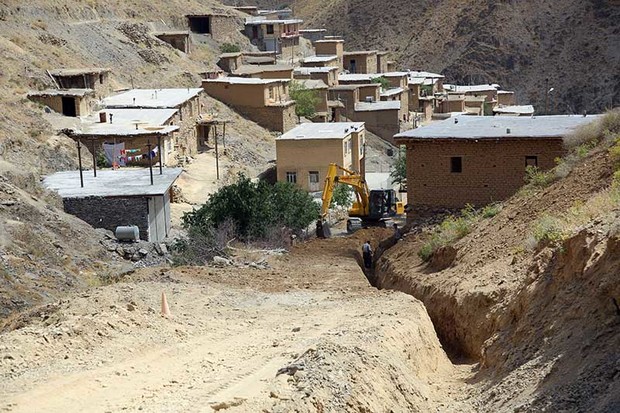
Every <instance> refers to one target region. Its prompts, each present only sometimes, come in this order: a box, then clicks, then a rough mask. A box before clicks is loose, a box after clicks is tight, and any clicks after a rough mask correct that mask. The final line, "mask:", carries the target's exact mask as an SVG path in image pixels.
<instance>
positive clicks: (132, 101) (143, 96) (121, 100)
mask: <svg viewBox="0 0 620 413" xmlns="http://www.w3.org/2000/svg"><path fill="white" fill-rule="evenodd" d="M202 92H203V89H202V88H186V89H131V90H128V91H126V92H123V93H120V94H118V95H114V96H110V97H107V98H105V99H103V101H102V103H103V106H105V107H106V108H176V107H179V106H181V105H182V104H184V103H185V102H187V101H188V100H190V99H193V98H195V97H196V96H198V95H199V94H200V93H202Z"/></svg>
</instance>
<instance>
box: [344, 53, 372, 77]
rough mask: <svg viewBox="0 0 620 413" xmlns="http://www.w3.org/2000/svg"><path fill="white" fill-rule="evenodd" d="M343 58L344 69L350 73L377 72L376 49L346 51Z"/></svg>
mask: <svg viewBox="0 0 620 413" xmlns="http://www.w3.org/2000/svg"><path fill="white" fill-rule="evenodd" d="M342 59H343V67H344V70H348V71H349V73H377V67H378V66H377V51H376V50H359V51H355V52H344V53H343V56H342Z"/></svg>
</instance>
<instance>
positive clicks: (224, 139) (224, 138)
mask: <svg viewBox="0 0 620 413" xmlns="http://www.w3.org/2000/svg"><path fill="white" fill-rule="evenodd" d="M223 129H224V130H223V131H222V143H223V144H224V155H226V122H224V126H223Z"/></svg>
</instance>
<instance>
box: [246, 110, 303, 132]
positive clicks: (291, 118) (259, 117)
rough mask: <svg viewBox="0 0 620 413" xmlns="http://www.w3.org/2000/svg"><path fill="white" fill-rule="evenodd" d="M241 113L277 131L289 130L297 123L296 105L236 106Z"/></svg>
mask: <svg viewBox="0 0 620 413" xmlns="http://www.w3.org/2000/svg"><path fill="white" fill-rule="evenodd" d="M235 109H237V110H238V111H239V112H240V113H242V114H243V115H244V116H246V117H248V118H249V119H251V120H253V121H254V122H256V123H258V124H259V125H261V126H262V127H264V128H267V129H269V130H271V131H276V132H282V133H284V132H287V131H289V130H291V129H293V128H294V127H295V125H296V124H297V115H295V105H288V106H263V107H245V106H235Z"/></svg>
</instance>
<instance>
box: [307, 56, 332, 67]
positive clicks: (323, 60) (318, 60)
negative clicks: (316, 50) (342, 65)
mask: <svg viewBox="0 0 620 413" xmlns="http://www.w3.org/2000/svg"><path fill="white" fill-rule="evenodd" d="M301 66H302V67H335V66H336V67H337V66H338V56H337V55H323V56H308V57H304V58H303V60H302V61H301Z"/></svg>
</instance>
